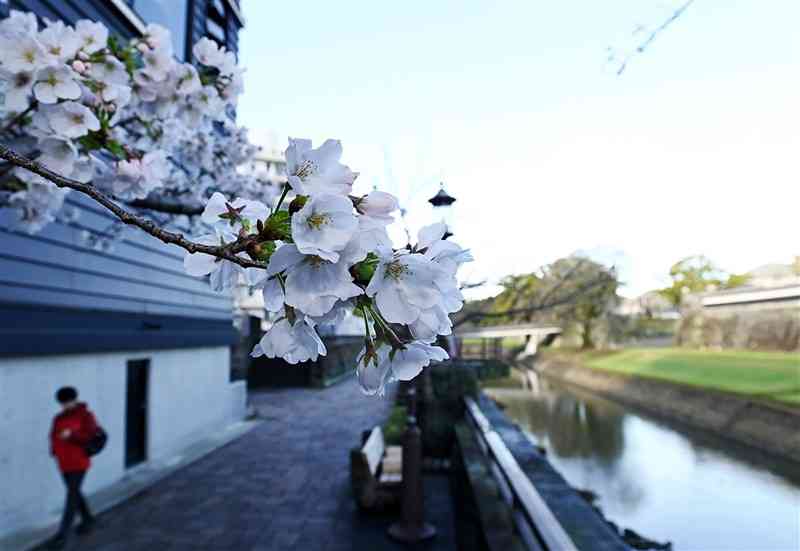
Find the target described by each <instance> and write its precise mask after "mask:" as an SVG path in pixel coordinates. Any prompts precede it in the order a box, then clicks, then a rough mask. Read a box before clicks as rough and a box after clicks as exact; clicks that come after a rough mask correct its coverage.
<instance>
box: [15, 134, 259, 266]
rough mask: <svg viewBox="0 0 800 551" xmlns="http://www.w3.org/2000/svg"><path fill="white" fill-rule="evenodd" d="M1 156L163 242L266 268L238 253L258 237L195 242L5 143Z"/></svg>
mask: <svg viewBox="0 0 800 551" xmlns="http://www.w3.org/2000/svg"><path fill="white" fill-rule="evenodd" d="M0 159H4V160H6V161H8V162H9V163H11V164H13V165H15V166H18V167H20V168H24V169H25V170H28V171H30V172H33V173H34V174H37V175H38V176H41V177H42V178H44V179H45V180H48V181H49V182H52V183H53V184H55V185H56V186H58V187H60V188H68V189H73V190H75V191H77V192H79V193H83V194H84V195H88V196H89V197H91V198H92V199H94V200H95V201H96V202H98V203H100V204H101V205H103V206H104V207H105V208H107V209H108V210H110V211H111V212H112V213H113V214H114V215H115V216H116V217H117V218H119V219H120V220H121V221H122V222H124V223H125V224H129V225H131V226H136V227H137V228H139V229H141V230H143V231H145V232H147V233H148V234H150V235H152V236H153V237H155V238H156V239H158V240H160V241H163V242H164V243H168V244H172V245H177V246H178V247H181V248H182V249H184V250H186V251H188V252H189V253H203V254H208V255H211V256H214V257H216V258H220V259H223V260H227V261H229V262H233V263H234V264H238V265H239V266H242V267H243V268H266V266H265V265H264V264H263V263H262V262H254V261H252V260H248V259H246V258H242V257H240V256H237V254H236V253H238V252H241V251H244V250H245V249H246V248H247V246H248V245H249V244H250V243H251V242H252V241H253V238H255V237H257V236H250V237H245V238H239V239H237V240H236V241H234V242H233V243H229V244H227V245H220V246H213V245H203V244H200V243H195V242H194V241H190V240H188V239H186V238H185V237H184V236H183V235H181V234H179V233H174V232H170V231H167V230H164V229H162V228H160V227H158V226H157V225H156V224H154V223H153V222H151V221H150V220H146V219H144V218H140V217H138V216H136V215H135V214H132V213H130V212H128V211H127V210H125V209H124V208H122V207H120V206H119V205H118V204H117V203H115V202H114V201H113V200H112V199H111V198H110V197H108V196H107V195H105V194H104V193H102V192H101V191H99V190H98V189H97V188H95V187H94V186H92V185H90V184H85V183H83V182H78V181H77V180H72V179H70V178H66V177H64V176H61V175H60V174H56V173H55V172H53V171H51V170H49V169H48V168H46V167H44V166H42V165H41V164H39V163H37V162H35V161H32V160H31V159H28V158H27V157H23V156H22V155H19V154H17V153H15V152H13V151H11V150H10V149H8V148H7V147H5V146H3V145H0Z"/></svg>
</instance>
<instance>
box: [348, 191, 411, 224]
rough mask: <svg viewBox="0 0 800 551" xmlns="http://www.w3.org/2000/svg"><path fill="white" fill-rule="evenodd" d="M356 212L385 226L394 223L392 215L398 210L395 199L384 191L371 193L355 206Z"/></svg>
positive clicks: (398, 206)
mask: <svg viewBox="0 0 800 551" xmlns="http://www.w3.org/2000/svg"><path fill="white" fill-rule="evenodd" d="M356 208H357V209H358V212H359V213H361V214H363V215H364V216H367V217H369V218H372V219H374V220H380V221H382V222H383V223H384V225H386V224H391V223H392V222H394V217H393V216H392V213H393V212H394V211H396V210H398V209H399V208H400V204H399V203H398V201H397V197H395V196H394V195H392V194H391V193H386V192H385V191H377V190H376V191H371V192H370V193H369V194H368V195H365V196H364V198H363V199H361V201H359V202H358V205H356Z"/></svg>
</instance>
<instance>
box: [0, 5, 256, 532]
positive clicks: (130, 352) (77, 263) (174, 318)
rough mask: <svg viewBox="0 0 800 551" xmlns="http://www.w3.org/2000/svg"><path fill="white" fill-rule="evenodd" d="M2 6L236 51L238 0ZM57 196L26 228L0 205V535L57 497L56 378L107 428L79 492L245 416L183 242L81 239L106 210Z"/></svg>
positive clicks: (222, 299)
mask: <svg viewBox="0 0 800 551" xmlns="http://www.w3.org/2000/svg"><path fill="white" fill-rule="evenodd" d="M10 9H17V10H26V11H33V12H34V13H35V14H36V15H37V16H39V18H40V19H44V18H47V19H50V20H59V19H60V20H63V21H65V22H67V23H69V24H72V23H74V22H75V21H76V20H78V19H91V20H95V21H101V22H103V23H105V24H106V25H107V26H108V27H109V29H110V30H111V32H112V33H114V34H116V35H118V36H120V37H123V38H131V37H134V36H137V35H139V34H141V33H142V32H143V31H144V29H145V25H146V24H147V23H149V22H156V23H159V24H161V25H163V26H165V27H167V28H169V29H170V31H171V32H172V35H173V37H174V39H175V55H176V56H177V57H180V58H181V59H184V60H186V59H189V58H190V51H191V47H192V44H194V43H195V42H196V41H197V40H199V39H200V38H201V37H203V36H208V37H210V38H212V39H213V40H215V41H217V42H218V43H220V44H222V45H224V46H226V47H227V48H228V49H229V50H231V51H233V52H236V51H237V43H238V38H237V35H238V31H239V29H240V28H241V26H242V18H241V13H240V10H239V3H238V1H236V0H46V1H45V0H11V1H10V2H6V1H4V0H0V17H5V16H7V15H8V13H9V10H10ZM66 207H67V208H69V209H74V211H75V212H77V213H79V216H78V217H77V218H74V219H72V218H70V219H69V220H67V219H66V218H65V219H59V220H57V221H55V222H53V223H51V224H50V225H48V226H47V227H46V228H44V229H43V230H42V231H41V232H40V233H37V234H35V235H28V234H25V233H22V232H18V231H16V230H15V229H13V228H14V223H13V218H14V216H15V213H12V212H11V211H10V210H9V209H2V208H0V419H2V421H0V539H1V538H3V536H6V535H8V534H10V533H12V532H15V531H17V530H20V529H23V528H26V527H29V526H33V525H37V524H41V523H43V522H47V521H48V520H49V519H50V518H51V516H52V515H53V514H54V513H56V512H57V511H59V510H60V508H61V507H62V506H63V489H62V482H61V480H60V479H59V475H58V472H57V469H56V468H55V466H54V465H53V460H52V458H51V457H50V454H49V451H48V444H47V434H48V431H49V429H50V421H51V418H52V416H53V414H55V413H56V411H57V404H56V403H55V400H54V394H55V392H56V390H57V389H58V388H59V387H60V386H62V385H73V386H75V387H77V388H78V389H79V390H80V394H81V398H82V399H83V400H86V401H88V402H89V404H90V405H91V407H92V409H93V410H94V411H95V412H96V414H97V416H98V418H99V420H100V422H101V423H102V424H103V426H104V427H105V428H106V430H107V431H108V433H109V436H110V438H109V442H108V446H107V448H106V449H105V450H104V451H103V453H102V454H101V455H99V456H97V458H96V460H95V462H94V463H95V466H94V468H93V469H92V472H91V473H90V474H89V476H88V477H87V480H86V489H87V490H88V491H89V492H94V491H96V490H99V489H101V488H104V487H106V486H109V485H111V484H113V483H115V482H118V481H120V480H121V479H123V478H124V477H126V476H127V475H128V474H129V473H130V472H131V470H132V469H136V468H140V467H146V466H147V465H148V463H151V462H157V461H160V460H166V459H167V458H171V457H173V456H174V455H175V454H178V453H182V450H183V449H184V448H185V447H187V446H189V445H191V444H192V443H195V442H197V441H198V440H199V439H201V438H203V437H205V436H207V435H208V434H209V433H210V432H212V431H215V430H221V429H222V428H223V427H225V426H226V425H228V424H230V423H231V422H232V421H234V420H238V419H241V418H242V417H243V415H244V408H245V400H246V392H245V390H246V389H245V387H244V384H243V382H241V381H238V382H234V383H232V382H231V380H230V379H231V372H230V356H231V345H232V344H233V343H235V342H236V339H237V336H236V332H235V331H234V328H233V324H232V319H231V317H232V316H231V311H232V300H231V297H230V295H227V296H226V295H219V294H216V293H213V292H212V291H211V290H210V289H209V288H208V284H207V282H206V281H204V280H201V279H198V278H193V277H190V276H188V275H187V274H186V273H185V271H184V269H183V251H182V250H181V249H178V248H177V247H174V246H167V245H165V244H163V243H161V242H160V241H158V240H156V239H155V238H153V237H150V236H149V235H146V234H144V233H141V232H138V231H137V230H128V231H125V233H124V234H123V237H122V238H121V239H118V240H116V241H115V242H113V248H110V247H96V248H95V247H91V246H89V245H88V244H87V239H86V236H89V237H92V238H93V237H102V236H104V235H106V234H107V232H108V231H109V227H112V226H113V224H115V223H116V221H115V219H114V218H113V217H112V216H111V215H110V214H109V213H108V212H107V211H105V210H104V209H103V208H101V207H100V206H98V205H97V204H95V203H93V202H92V201H90V200H88V199H85V198H83V197H82V196H80V195H79V194H77V193H72V194H70V195H69V196H68V198H67V200H66ZM0 547H2V544H0Z"/></svg>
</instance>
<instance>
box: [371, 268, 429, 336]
mask: <svg viewBox="0 0 800 551" xmlns="http://www.w3.org/2000/svg"><path fill="white" fill-rule="evenodd" d="M440 275H441V268H439V267H438V266H436V265H435V264H434V263H433V262H431V261H430V260H428V259H427V258H425V257H424V256H422V255H421V254H394V255H391V256H388V257H383V258H382V259H381V261H380V263H379V264H378V267H377V268H376V270H375V274H374V275H373V276H372V279H371V281H370V282H369V285H368V286H367V289H366V291H367V296H370V297H375V303H376V304H377V306H378V309H379V310H380V312H381V313H382V314H383V315H384V317H385V318H386V319H387V320H388V321H390V322H393V323H402V324H406V325H408V324H411V323H414V322H415V321H417V319H418V318H419V316H420V315H421V314H422V312H423V310H427V309H429V308H433V307H434V306H435V305H436V304H438V303H440V302H441V300H442V295H441V293H440V292H439V289H438V288H437V287H436V279H437V278H438V277H440Z"/></svg>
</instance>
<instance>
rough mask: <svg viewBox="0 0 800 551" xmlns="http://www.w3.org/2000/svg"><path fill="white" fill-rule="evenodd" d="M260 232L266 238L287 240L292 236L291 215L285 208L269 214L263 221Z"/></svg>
mask: <svg viewBox="0 0 800 551" xmlns="http://www.w3.org/2000/svg"><path fill="white" fill-rule="evenodd" d="M261 234H262V235H263V236H264V237H265V239H267V240H278V239H280V240H281V241H289V240H291V238H292V225H291V216H290V215H289V213H288V212H287V211H285V210H279V211H276V212H273V213H272V214H270V216H269V218H267V221H266V222H265V223H264V231H262V232H261Z"/></svg>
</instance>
